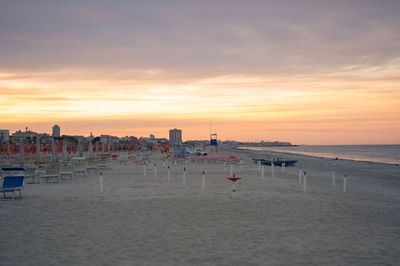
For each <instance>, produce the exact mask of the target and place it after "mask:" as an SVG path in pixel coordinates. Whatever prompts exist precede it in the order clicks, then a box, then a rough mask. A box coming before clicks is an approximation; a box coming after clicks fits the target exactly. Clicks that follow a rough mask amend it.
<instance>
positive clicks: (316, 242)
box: [0, 150, 400, 265]
mask: <svg viewBox="0 0 400 266" xmlns="http://www.w3.org/2000/svg"><path fill="white" fill-rule="evenodd" d="M228 154H229V155H237V156H240V157H242V158H244V159H245V166H244V168H243V169H240V168H239V166H238V165H237V166H235V167H234V172H235V173H236V176H239V177H242V180H241V181H239V183H238V184H237V192H236V195H235V197H234V198H232V194H231V183H230V181H228V180H226V179H225V178H226V177H228V176H229V166H228V167H227V171H226V172H224V169H223V165H222V164H217V165H212V164H198V165H194V164H191V163H189V164H188V166H187V169H188V171H187V188H186V189H185V188H184V187H183V185H182V169H183V165H178V167H177V168H174V167H173V164H171V173H172V181H171V183H168V182H167V170H166V168H165V169H163V168H162V163H161V162H159V163H158V177H154V175H153V172H152V171H149V170H148V171H147V175H146V177H143V168H142V166H135V165H133V164H130V165H128V166H123V165H122V166H121V165H119V164H117V163H113V164H112V165H111V168H110V169H109V170H106V171H104V193H102V194H101V193H99V177H98V175H97V174H95V173H94V172H92V173H91V174H90V175H89V176H87V177H76V178H74V179H73V180H66V181H64V182H63V183H61V184H27V185H26V186H25V190H24V192H23V199H22V200H16V201H1V202H0V212H1V217H0V237H1V240H0V264H1V265H299V264H300V265H310V264H313V265H322V264H328V265H379V264H386V265H396V264H399V263H400V193H399V192H400V167H399V166H395V165H385V164H373V163H365V162H354V161H344V160H338V161H334V160H330V159H320V158H314V157H307V156H298V155H284V156H283V157H284V158H287V159H298V160H299V165H305V166H306V167H307V169H308V171H307V172H308V180H307V181H308V186H307V188H308V191H307V192H306V193H304V192H303V186H302V185H300V184H298V167H290V168H289V167H288V168H286V172H285V173H282V171H281V169H280V168H276V169H275V177H274V178H271V174H270V167H268V166H266V167H265V177H264V179H261V177H260V172H259V171H258V170H257V169H256V166H255V164H253V163H252V162H251V160H250V158H251V157H252V156H255V157H259V156H260V152H258V153H256V152H250V151H235V150H225V151H224V152H220V153H219V154H218V156H222V155H228ZM255 154H258V155H255ZM124 156H126V155H124ZM154 157H159V154H157V155H154ZM281 157H282V156H281ZM332 163H336V164H337V165H336V166H333V165H332ZM333 168H334V169H335V170H336V176H337V179H336V187H332V185H331V171H332V169H333ZM202 170H205V171H206V172H207V174H206V191H205V192H204V193H203V192H202V191H201V172H202ZM343 174H347V175H348V186H347V193H343V192H342V185H343Z"/></svg>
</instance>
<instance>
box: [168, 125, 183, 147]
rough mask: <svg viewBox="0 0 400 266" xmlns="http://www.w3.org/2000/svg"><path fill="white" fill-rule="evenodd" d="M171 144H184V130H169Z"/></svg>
mask: <svg viewBox="0 0 400 266" xmlns="http://www.w3.org/2000/svg"><path fill="white" fill-rule="evenodd" d="M169 144H170V145H175V144H182V130H180V129H176V128H174V129H171V130H170V131H169Z"/></svg>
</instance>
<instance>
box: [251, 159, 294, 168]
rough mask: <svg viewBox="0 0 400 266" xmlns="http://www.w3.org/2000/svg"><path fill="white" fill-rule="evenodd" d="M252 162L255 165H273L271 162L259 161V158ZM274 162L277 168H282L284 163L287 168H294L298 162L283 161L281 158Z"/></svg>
mask: <svg viewBox="0 0 400 266" xmlns="http://www.w3.org/2000/svg"><path fill="white" fill-rule="evenodd" d="M252 160H253V162H254V163H257V162H261V164H262V165H271V160H266V159H259V158H253V159H252ZM272 162H273V163H274V165H275V166H281V167H282V164H283V163H285V166H294V165H295V164H296V163H297V160H282V159H280V158H277V159H273V160H272Z"/></svg>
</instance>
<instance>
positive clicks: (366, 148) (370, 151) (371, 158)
mask: <svg viewBox="0 0 400 266" xmlns="http://www.w3.org/2000/svg"><path fill="white" fill-rule="evenodd" d="M240 149H248V150H257V151H275V152H286V153H295V154H303V155H309V156H315V157H324V158H332V159H334V158H339V159H347V160H356V161H368V162H378V163H389V164H400V145H301V146H290V147H240Z"/></svg>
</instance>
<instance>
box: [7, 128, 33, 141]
mask: <svg viewBox="0 0 400 266" xmlns="http://www.w3.org/2000/svg"><path fill="white" fill-rule="evenodd" d="M11 137H12V139H13V140H14V142H15V143H21V142H22V143H25V142H26V141H32V140H34V139H36V138H38V137H39V134H38V133H36V132H33V131H30V130H26V131H25V132H22V131H21V130H18V131H16V132H15V133H13V134H12V135H11Z"/></svg>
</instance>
